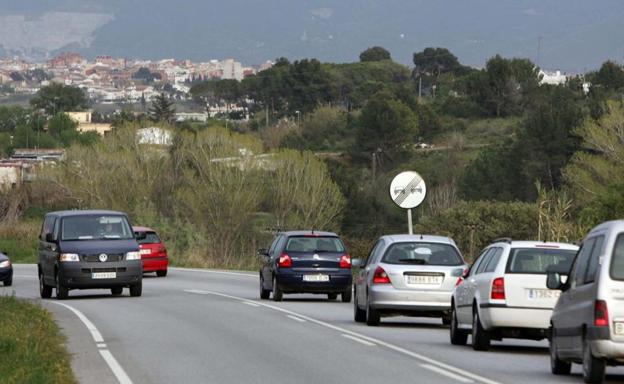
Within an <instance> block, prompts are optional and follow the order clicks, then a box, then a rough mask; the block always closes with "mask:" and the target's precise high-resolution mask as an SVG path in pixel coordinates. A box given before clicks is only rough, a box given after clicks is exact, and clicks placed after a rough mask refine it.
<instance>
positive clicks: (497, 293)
mask: <svg viewBox="0 0 624 384" xmlns="http://www.w3.org/2000/svg"><path fill="white" fill-rule="evenodd" d="M490 297H491V298H492V300H505V279H504V278H502V277H497V278H496V279H494V281H492V295H491V296H490Z"/></svg>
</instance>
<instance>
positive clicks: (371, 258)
mask: <svg viewBox="0 0 624 384" xmlns="http://www.w3.org/2000/svg"><path fill="white" fill-rule="evenodd" d="M383 246H384V241H383V240H381V239H380V240H379V241H377V244H375V246H374V247H373V249H372V250H371V253H370V255H368V259H366V265H367V266H368V265H370V264H371V263H373V262H374V261H375V259H377V256H378V255H379V252H381V249H382V248H383Z"/></svg>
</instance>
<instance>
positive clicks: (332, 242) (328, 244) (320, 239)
mask: <svg viewBox="0 0 624 384" xmlns="http://www.w3.org/2000/svg"><path fill="white" fill-rule="evenodd" d="M285 251H286V252H315V253H318V252H344V251H345V248H344V245H343V244H342V241H340V239H339V238H337V237H334V236H292V237H289V238H288V242H287V243H286V248H285Z"/></svg>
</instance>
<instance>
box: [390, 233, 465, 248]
mask: <svg viewBox="0 0 624 384" xmlns="http://www.w3.org/2000/svg"><path fill="white" fill-rule="evenodd" d="M381 238H382V239H384V240H388V241H389V242H390V243H401V242H407V241H413V242H423V243H441V244H450V245H453V246H457V245H456V244H455V241H454V240H453V239H451V238H450V237H446V236H438V235H425V234H416V235H405V234H396V235H385V236H382V237H381Z"/></svg>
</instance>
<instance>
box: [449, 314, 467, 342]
mask: <svg viewBox="0 0 624 384" xmlns="http://www.w3.org/2000/svg"><path fill="white" fill-rule="evenodd" d="M450 334H451V344H453V345H466V342H467V341H468V333H467V332H466V331H464V330H462V329H459V322H458V321H457V312H456V311H455V309H454V308H451V326H450Z"/></svg>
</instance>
